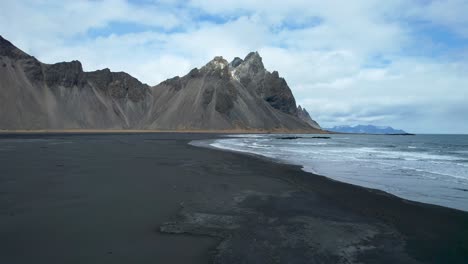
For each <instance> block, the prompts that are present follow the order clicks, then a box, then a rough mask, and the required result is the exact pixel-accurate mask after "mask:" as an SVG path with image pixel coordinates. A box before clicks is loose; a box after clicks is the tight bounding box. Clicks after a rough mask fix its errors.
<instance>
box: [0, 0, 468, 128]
mask: <svg viewBox="0 0 468 264" xmlns="http://www.w3.org/2000/svg"><path fill="white" fill-rule="evenodd" d="M467 13H468V0H443V1H442V0H440V1H439V0H434V1H430V0H407V1H403V0H393V1H381V0H360V1H357V0H356V1H342V0H339V1H338V0H328V1H321V0H317V1H315V0H288V1H271V0H269V1H267V0H256V1H253V0H223V1H219V0H192V1H180V0H102V1H101V0H93V1H77V0H74V1H70V0H60V1H55V0H2V4H1V9H0V35H2V36H3V37H5V38H6V39H8V40H10V41H11V42H13V44H15V45H16V46H18V47H19V48H21V49H22V50H24V51H25V52H27V53H29V54H31V55H33V56H35V57H36V58H38V59H39V60H40V61H42V62H45V63H55V62H60V61H71V60H80V61H81V63H82V64H83V68H84V69H85V70H86V71H92V70H97V69H102V68H110V69H111V70H113V71H125V72H128V73H130V74H131V75H133V76H135V77H136V78H138V79H139V80H140V81H142V82H145V83H148V84H149V85H156V84H158V83H159V82H161V81H163V80H165V79H167V78H171V77H174V76H176V75H179V76H183V75H185V74H186V73H188V72H189V71H190V69H192V68H195V67H201V66H203V65H204V64H206V63H207V62H208V61H210V60H211V59H212V58H213V57H214V56H218V55H220V56H223V57H224V58H226V59H227V60H229V61H230V60H232V59H233V58H234V57H236V56H237V57H241V58H244V57H245V56H246V55H247V54H248V53H249V52H250V51H258V52H259V53H260V55H261V56H262V58H263V62H264V64H265V66H266V68H267V69H268V70H270V71H273V70H277V71H278V72H279V73H280V76H282V77H284V78H285V79H286V81H287V82H288V85H289V86H290V88H291V90H292V91H293V94H294V96H295V98H296V101H297V103H298V104H300V105H302V106H303V107H305V108H306V109H307V110H308V111H309V113H310V114H311V116H312V118H314V119H315V120H316V121H318V122H319V123H320V124H321V125H322V127H330V126H334V125H356V124H373V125H390V126H393V127H395V128H401V129H404V130H406V131H408V132H413V133H465V134H466V133H468V15H466V14H467Z"/></svg>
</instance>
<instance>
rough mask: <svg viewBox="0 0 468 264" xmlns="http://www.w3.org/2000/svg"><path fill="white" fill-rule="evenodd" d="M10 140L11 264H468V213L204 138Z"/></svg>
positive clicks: (1, 209)
mask: <svg viewBox="0 0 468 264" xmlns="http://www.w3.org/2000/svg"><path fill="white" fill-rule="evenodd" d="M216 136H217V135H214V134H194V133H192V134H184V133H177V134H173V133H144V134H142V133H137V134H131V133H127V134H92V133H88V134H79V133H78V134H76V133H67V134H60V133H54V134H37V133H36V134H16V135H13V134H3V135H0V263H208V262H215V263H239V262H245V263H274V262H279V263H340V262H341V263H352V262H364V263H395V262H399V263H418V262H422V263H466V260H467V259H468V213H466V212H461V211H456V210H453V209H447V208H443V207H438V206H432V205H425V204H421V203H416V202H409V201H406V200H403V199H400V198H397V197H394V196H392V195H389V194H386V193H383V192H380V191H375V190H370V189H366V188H362V187H358V186H353V185H349V184H344V183H340V182H336V181H332V180H330V179H328V178H325V177H322V176H318V175H313V174H310V173H306V172H303V171H301V170H300V168H299V167H297V166H290V165H284V164H278V163H274V162H271V161H269V160H266V159H262V158H259V157H254V156H247V155H242V154H237V153H230V152H223V151H218V150H212V149H205V148H199V147H194V146H191V145H189V144H188V142H190V141H191V140H193V139H206V138H213V137H216Z"/></svg>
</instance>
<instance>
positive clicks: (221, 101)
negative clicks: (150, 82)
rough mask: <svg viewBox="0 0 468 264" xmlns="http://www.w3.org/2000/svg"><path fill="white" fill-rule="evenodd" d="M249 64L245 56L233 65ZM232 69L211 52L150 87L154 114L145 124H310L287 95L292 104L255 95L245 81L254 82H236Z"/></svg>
mask: <svg viewBox="0 0 468 264" xmlns="http://www.w3.org/2000/svg"><path fill="white" fill-rule="evenodd" d="M247 57H249V56H247ZM260 61H261V60H260ZM251 63H255V61H250V60H247V59H246V61H245V62H242V64H240V65H238V68H240V67H250V64H251ZM231 65H232V64H231ZM232 69H233V67H232V66H230V65H229V63H228V62H227V61H226V60H225V59H223V58H222V57H216V58H214V59H213V60H212V61H211V62H209V63H208V64H207V65H205V66H204V67H202V68H201V69H193V70H192V71H191V72H190V73H189V74H187V75H186V76H184V77H181V78H179V77H176V78H173V79H170V80H167V81H165V82H163V83H161V84H159V85H157V86H156V87H153V97H154V98H155V104H154V106H155V109H154V111H155V112H154V114H152V116H154V117H156V118H155V119H154V121H153V123H152V124H151V125H150V127H151V128H169V129H188V128H195V129H205V128H211V129H218V130H223V129H229V130H233V129H234V130H235V129H239V130H249V129H261V130H270V131H275V130H277V131H282V130H309V129H311V127H310V126H309V125H308V124H307V123H305V122H303V121H302V120H300V119H299V118H298V117H297V116H295V111H296V109H295V102H294V97H292V95H291V97H292V103H293V104H294V108H293V107H292V106H290V105H281V103H283V101H281V100H280V99H277V100H276V101H274V102H273V101H268V100H265V99H264V98H262V97H261V96H259V90H257V89H254V88H253V87H250V86H249V85H251V84H253V83H254V82H250V83H248V84H247V85H242V83H241V82H239V81H238V79H239V77H238V75H236V74H237V72H236V71H235V70H232ZM263 70H264V69H263ZM277 78H278V77H277ZM271 79H273V78H271ZM278 79H279V78H278ZM273 81H276V80H273ZM255 84H257V83H255ZM286 87H287V86H286ZM287 89H288V90H287V92H289V94H290V90H289V88H287ZM270 93H271V92H270ZM280 96H281V95H278V96H277V98H280ZM291 97H290V98H288V99H289V100H291ZM287 103H290V102H287ZM272 104H273V105H272ZM275 106H276V107H278V108H279V109H277V108H276V107H275Z"/></svg>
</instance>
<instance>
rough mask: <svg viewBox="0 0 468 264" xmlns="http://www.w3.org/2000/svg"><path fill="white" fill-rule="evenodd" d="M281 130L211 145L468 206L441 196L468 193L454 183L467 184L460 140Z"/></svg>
mask: <svg viewBox="0 0 468 264" xmlns="http://www.w3.org/2000/svg"><path fill="white" fill-rule="evenodd" d="M282 136H283V135H273V134H270V135H258V134H248V135H233V136H231V137H230V138H224V139H219V140H216V141H215V142H214V143H212V144H211V146H213V147H216V148H221V149H225V150H230V151H238V152H248V153H253V154H257V155H263V156H266V157H268V158H275V159H278V160H279V161H282V162H287V163H291V164H297V165H302V166H303V168H304V170H306V171H309V172H312V173H316V174H323V175H327V176H330V177H332V178H335V179H337V180H341V181H345V182H350V183H353V184H359V185H363V186H366V187H372V188H378V189H382V190H385V191H388V192H391V193H393V194H396V195H400V196H402V197H406V198H408V199H414V200H418V201H422V202H431V203H436V204H440V205H445V206H450V207H454V208H458V209H462V210H467V211H468V204H467V205H463V203H462V202H461V201H457V202H453V201H448V200H445V199H444V198H443V197H444V196H447V197H448V196H450V197H454V196H457V195H461V196H464V199H465V200H467V199H468V193H467V192H463V193H462V194H459V192H461V191H459V190H457V189H456V188H457V186H459V185H462V186H468V159H467V157H466V152H465V151H464V150H452V151H451V147H450V146H455V147H456V146H457V145H456V143H457V142H451V143H450V145H440V144H439V145H437V144H434V142H439V141H440V140H438V139H435V140H434V139H431V138H425V137H419V138H418V137H408V138H401V137H391V136H387V137H385V136H383V137H375V136H369V137H366V136H362V135H359V136H348V137H347V138H342V137H340V136H336V137H334V136H332V139H329V140H326V141H324V142H322V141H319V140H314V139H312V138H310V136H309V135H298V136H301V137H304V138H298V139H294V140H281V139H279V138H280V137H282ZM307 137H309V138H307ZM343 139H351V140H343ZM405 140H406V141H405ZM444 140H446V138H445V139H444ZM466 140H467V141H468V137H467V139H466ZM421 146H423V147H421ZM442 186H444V187H443V188H442ZM450 192H456V193H450Z"/></svg>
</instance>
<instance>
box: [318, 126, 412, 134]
mask: <svg viewBox="0 0 468 264" xmlns="http://www.w3.org/2000/svg"><path fill="white" fill-rule="evenodd" d="M324 129H325V130H328V131H332V132H339V133H357V134H409V133H407V132H405V131H403V130H401V129H394V128H392V127H389V126H373V125H357V126H335V127H332V128H324Z"/></svg>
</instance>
